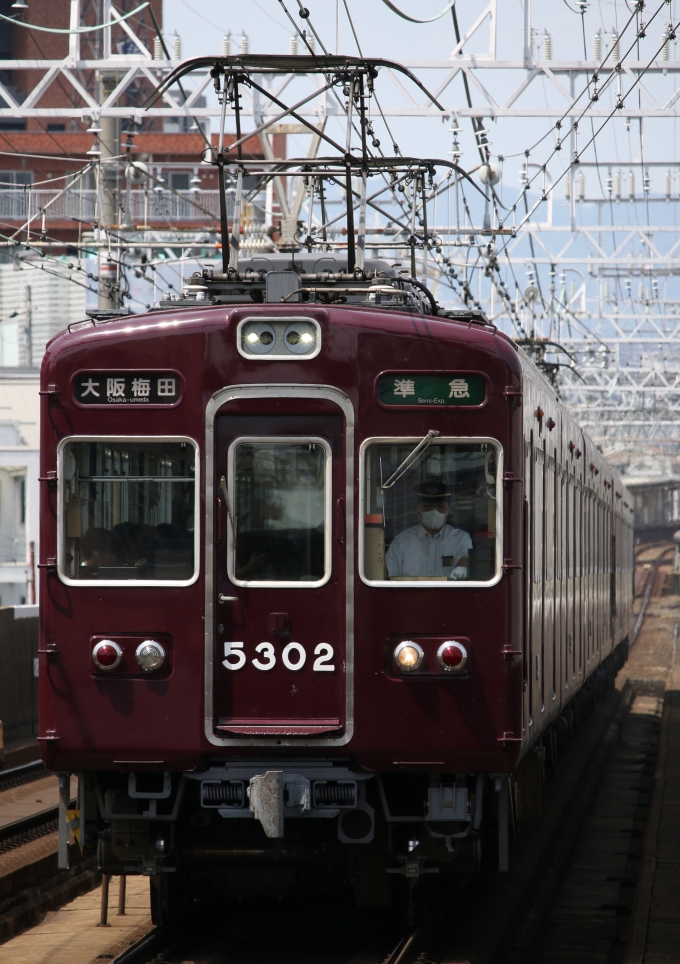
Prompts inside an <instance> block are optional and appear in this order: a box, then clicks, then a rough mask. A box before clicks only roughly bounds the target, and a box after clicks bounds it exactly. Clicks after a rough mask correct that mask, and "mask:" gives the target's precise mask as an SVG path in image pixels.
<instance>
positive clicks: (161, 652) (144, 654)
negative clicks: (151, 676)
mask: <svg viewBox="0 0 680 964" xmlns="http://www.w3.org/2000/svg"><path fill="white" fill-rule="evenodd" d="M135 659H136V660H137V662H138V664H139V668H140V669H141V670H142V671H143V672H145V673H154V672H155V671H156V670H157V669H160V668H161V666H162V665H163V663H164V662H165V649H164V648H163V647H162V646H161V644H160V643H157V642H156V640H155V639H146V640H144V642H143V643H140V644H139V646H138V647H137V649H136V651H135Z"/></svg>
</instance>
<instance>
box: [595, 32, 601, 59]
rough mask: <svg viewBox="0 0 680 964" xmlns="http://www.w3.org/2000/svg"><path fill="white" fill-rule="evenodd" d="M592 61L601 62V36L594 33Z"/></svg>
mask: <svg viewBox="0 0 680 964" xmlns="http://www.w3.org/2000/svg"><path fill="white" fill-rule="evenodd" d="M593 60H597V61H600V60H602V34H601V33H596V34H595V36H594V37H593Z"/></svg>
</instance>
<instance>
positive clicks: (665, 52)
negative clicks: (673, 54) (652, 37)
mask: <svg viewBox="0 0 680 964" xmlns="http://www.w3.org/2000/svg"><path fill="white" fill-rule="evenodd" d="M669 49H670V43H669V42H668V34H667V33H662V34H661V59H662V60H668V57H669Z"/></svg>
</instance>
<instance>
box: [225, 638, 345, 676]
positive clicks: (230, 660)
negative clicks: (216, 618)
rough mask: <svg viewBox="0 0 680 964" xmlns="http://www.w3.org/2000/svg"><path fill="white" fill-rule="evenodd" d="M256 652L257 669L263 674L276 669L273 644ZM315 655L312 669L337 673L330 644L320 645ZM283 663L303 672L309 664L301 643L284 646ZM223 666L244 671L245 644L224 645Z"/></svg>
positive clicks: (253, 660) (254, 664)
mask: <svg viewBox="0 0 680 964" xmlns="http://www.w3.org/2000/svg"><path fill="white" fill-rule="evenodd" d="M255 652H256V653H257V654H258V655H257V656H256V657H255V658H254V659H252V660H251V663H252V665H253V666H254V667H255V669H259V670H260V671H261V672H263V673H264V672H267V670H270V669H274V667H275V666H276V650H275V649H274V647H273V645H272V644H271V643H260V644H259V645H258V646H256V647H255ZM314 655H315V656H316V659H315V660H314V665H313V666H312V669H313V671H314V672H315V673H334V672H335V666H334V665H333V662H332V660H333V647H332V646H331V645H330V643H319V644H318V645H317V646H316V647H315V649H314ZM281 662H282V663H283V665H284V666H285V667H286V669H289V670H291V672H293V673H296V672H297V671H298V670H301V669H302V667H303V666H304V665H305V663H306V662H307V651H306V650H305V648H304V646H302V644H301V643H288V645H287V646H284V648H283V652H282V653H281ZM222 665H223V666H224V668H225V669H230V670H237V669H243V667H244V666H245V665H246V654H245V653H244V651H243V643H225V644H224V659H223V660H222Z"/></svg>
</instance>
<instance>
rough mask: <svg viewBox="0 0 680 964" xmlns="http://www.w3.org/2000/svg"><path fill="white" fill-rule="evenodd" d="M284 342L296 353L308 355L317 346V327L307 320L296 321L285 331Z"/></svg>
mask: <svg viewBox="0 0 680 964" xmlns="http://www.w3.org/2000/svg"><path fill="white" fill-rule="evenodd" d="M283 343H284V345H285V346H286V348H287V349H288V351H292V352H293V353H294V354H295V355H308V354H309V352H311V351H314V349H315V348H316V328H315V327H314V325H310V324H308V323H307V322H305V321H296V322H294V323H293V324H292V325H288V327H287V328H286V330H285V331H284V333H283Z"/></svg>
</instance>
